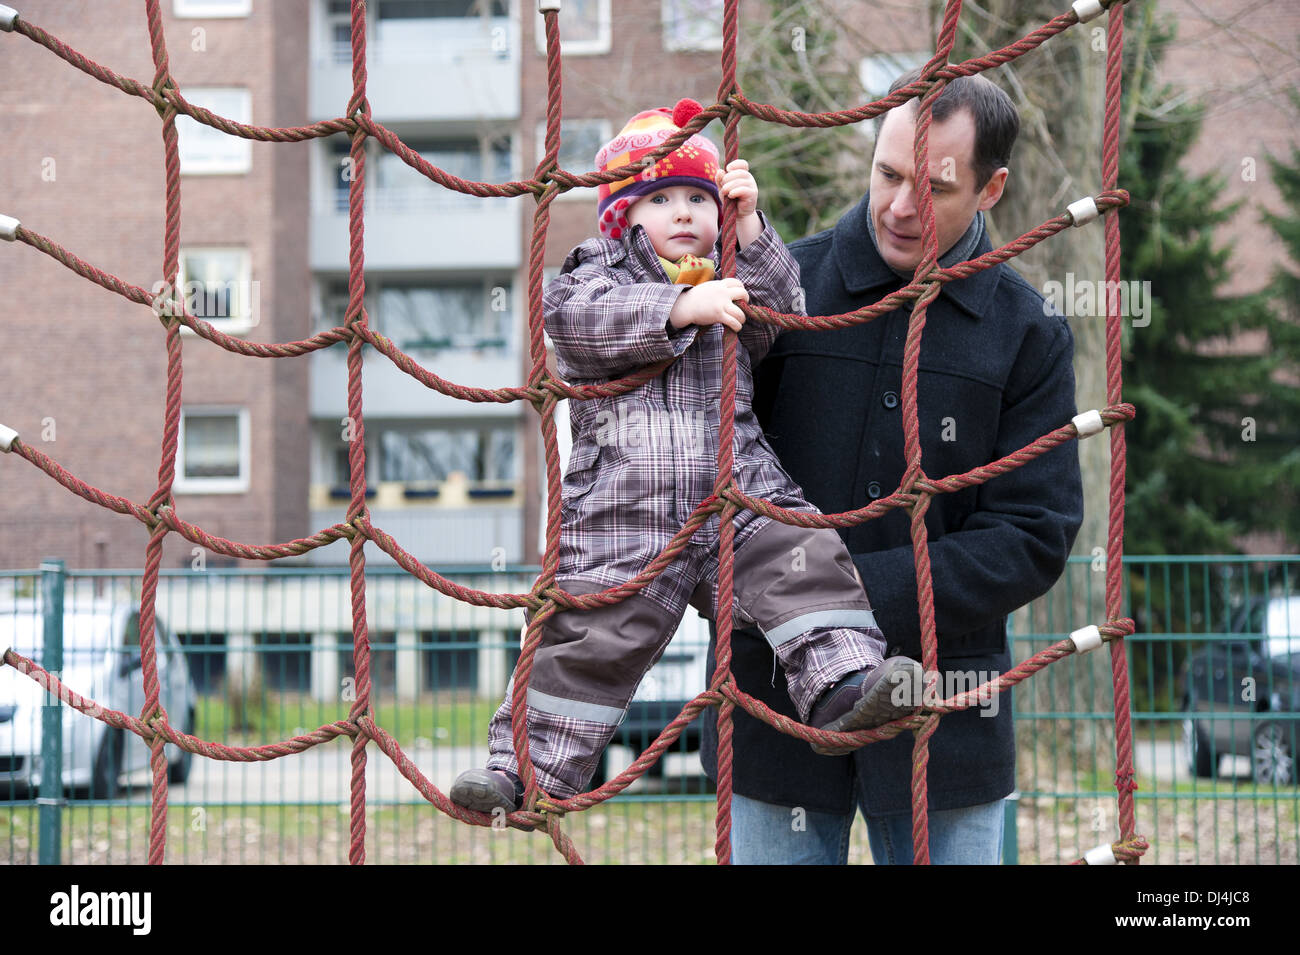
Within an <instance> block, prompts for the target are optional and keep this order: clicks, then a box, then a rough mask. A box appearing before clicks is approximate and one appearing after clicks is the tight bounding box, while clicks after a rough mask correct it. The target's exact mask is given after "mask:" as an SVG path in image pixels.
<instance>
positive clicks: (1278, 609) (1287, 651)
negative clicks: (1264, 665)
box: [1264, 597, 1300, 657]
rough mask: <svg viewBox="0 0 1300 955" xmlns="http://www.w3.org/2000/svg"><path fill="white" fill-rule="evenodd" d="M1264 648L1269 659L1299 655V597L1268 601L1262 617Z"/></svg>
mask: <svg viewBox="0 0 1300 955" xmlns="http://www.w3.org/2000/svg"><path fill="white" fill-rule="evenodd" d="M1264 634H1265V646H1266V647H1267V651H1266V652H1267V653H1268V655H1269V656H1270V657H1285V656H1289V655H1291V654H1293V653H1300V597H1284V598H1281V599H1276V600H1270V601H1269V603H1268V611H1267V613H1266V615H1265V617H1264Z"/></svg>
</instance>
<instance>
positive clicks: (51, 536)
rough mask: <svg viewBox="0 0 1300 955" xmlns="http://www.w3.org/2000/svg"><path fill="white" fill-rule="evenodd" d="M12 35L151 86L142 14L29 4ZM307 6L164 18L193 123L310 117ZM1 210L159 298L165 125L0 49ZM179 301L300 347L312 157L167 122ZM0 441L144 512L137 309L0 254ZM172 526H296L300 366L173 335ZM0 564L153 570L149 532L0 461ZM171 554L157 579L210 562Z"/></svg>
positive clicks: (220, 322) (6, 251)
mask: <svg viewBox="0 0 1300 955" xmlns="http://www.w3.org/2000/svg"><path fill="white" fill-rule="evenodd" d="M21 6H22V11H21V15H22V16H23V18H24V19H26V20H28V21H30V22H31V23H33V24H35V25H37V26H40V27H42V28H44V29H46V30H48V31H49V32H51V33H52V34H54V35H55V36H57V37H58V38H60V39H61V40H62V41H64V42H66V43H68V44H69V45H71V46H72V47H73V48H75V49H77V50H78V51H80V52H82V53H84V54H85V55H86V56H88V57H90V58H92V59H94V60H95V61H97V62H98V63H101V64H103V65H104V66H106V67H108V68H110V69H112V70H114V71H115V72H117V73H119V74H123V75H125V76H129V77H132V78H134V79H136V80H139V81H141V82H143V83H146V84H148V83H149V82H151V81H152V78H153V74H154V68H153V63H152V58H151V54H150V46H149V31H148V25H147V22H146V18H145V10H144V6H143V4H140V3H136V2H134V0H97V2H94V3H91V2H82V3H65V2H55V0H31V2H29V3H24V4H22V5H21ZM306 9H307V2H306V0H287V2H279V3H266V2H255V0H233V2H231V0H166V2H164V3H163V12H164V28H165V34H166V39H167V44H168V52H169V56H170V63H171V70H172V73H173V75H174V76H175V78H176V80H177V82H178V83H179V84H180V85H181V86H182V88H183V89H184V91H185V95H186V96H187V97H188V98H189V99H191V100H192V101H193V102H195V103H196V104H199V105H202V106H205V107H208V108H210V109H213V110H215V111H217V112H219V113H221V114H223V115H226V116H230V117H232V118H234V119H237V120H243V121H245V122H251V123H255V124H258V125H264V126H283V125H298V124H301V123H302V121H303V117H304V116H305V114H306V112H307V75H306V71H305V70H304V69H303V64H304V63H305V62H306V56H307V51H308V44H307V37H306V35H305V34H304V33H303V31H302V29H301V23H302V22H303V18H304V14H305V12H306ZM0 44H3V52H2V54H0V75H3V84H0V85H2V86H3V91H2V92H0V113H2V114H3V124H4V127H5V137H4V143H3V145H2V146H0V157H2V161H3V168H4V177H3V186H0V197H2V198H0V206H3V211H4V213H5V214H7V215H10V216H13V217H15V218H17V219H19V220H20V221H21V222H22V224H23V226H24V227H26V228H28V229H31V230H33V231H35V232H38V233H40V234H42V235H45V236H47V237H49V238H50V239H51V240H53V241H54V242H57V243H59V244H60V245H63V246H64V247H65V248H67V249H68V250H69V251H71V252H73V253H74V254H76V255H78V256H80V257H81V258H82V259H85V260H86V261H88V262H90V263H92V264H94V265H96V266H98V267H99V268H102V269H104V270H105V271H108V272H111V273H114V274H116V275H119V276H121V277H122V278H123V279H125V280H126V281H128V282H129V283H131V284H133V285H137V286H140V287H143V288H145V289H149V290H151V291H152V290H154V289H155V288H156V287H160V285H161V283H162V281H163V224H164V219H165V205H164V196H165V176H164V152H163V140H162V124H161V122H160V121H159V116H158V114H157V112H156V111H155V110H154V108H153V107H152V106H151V105H150V104H149V103H148V102H147V101H145V100H143V99H141V98H139V97H134V96H129V95H126V94H124V93H122V92H121V91H120V90H117V89H115V88H113V87H110V86H108V85H105V84H103V83H100V82H99V81H97V80H95V79H94V78H92V77H90V76H88V75H86V74H85V73H83V72H81V71H79V70H77V69H75V68H73V67H72V66H70V65H69V64H67V63H66V62H64V61H63V60H61V59H59V58H58V57H56V56H54V55H53V54H51V53H50V52H49V51H48V50H46V49H44V48H42V47H40V46H38V45H37V44H35V43H33V42H31V41H29V40H28V39H27V38H25V37H23V36H20V35H18V34H16V33H12V34H11V33H5V34H0ZM178 131H179V138H180V173H181V196H182V212H181V228H180V239H181V248H180V275H179V276H178V282H177V284H178V289H179V290H180V291H181V292H182V295H183V297H185V298H186V300H187V304H188V305H189V306H190V307H191V310H192V311H194V312H196V313H197V314H199V315H200V316H202V317H204V318H206V319H208V320H209V321H211V322H212V323H213V324H214V325H215V326H217V327H218V328H221V329H222V330H224V331H227V332H229V333H230V334H233V335H238V336H240V337H242V338H244V339H246V340H248V341H257V342H264V341H284V340H292V339H298V338H303V337H305V336H306V335H307V334H309V332H310V327H311V287H310V284H309V281H308V278H309V273H308V268H307V264H308V263H307V250H306V244H305V242H304V241H303V238H302V236H303V230H304V225H305V223H306V221H307V212H308V189H307V178H308V177H307V172H308V169H309V163H308V158H309V157H308V153H307V149H306V147H305V146H302V145H288V146H281V145H272V144H268V143H254V142H251V141H249V140H241V139H234V138H231V137H228V136H223V135H222V134H220V133H216V132H214V131H212V130H210V129H207V128H205V127H201V126H199V125H198V124H196V123H194V122H193V121H192V120H190V119H189V118H188V117H184V118H182V119H181V120H179V121H178ZM0 288H3V289H4V296H3V301H2V302H0V328H2V329H3V330H2V331H0V335H2V336H3V340H4V342H5V344H6V348H5V350H4V357H3V359H0V420H3V422H4V423H5V424H6V425H8V426H9V427H11V428H14V429H15V430H17V431H18V432H19V434H20V435H21V436H22V438H23V440H24V441H26V442H27V443H29V444H31V445H32V446H33V447H35V448H37V449H39V450H41V451H43V452H44V453H46V454H48V455H50V456H51V457H52V458H54V459H55V460H56V461H57V462H58V463H60V464H61V465H63V466H64V467H65V468H67V469H68V470H69V471H71V472H72V473H73V474H75V475H76V476H78V477H79V478H81V479H82V480H84V481H86V482H88V483H90V484H93V485H96V486H98V487H100V488H102V489H103V490H104V491H106V492H108V493H110V494H114V495H119V496H122V497H127V498H129V499H131V500H133V501H136V502H139V503H147V502H148V500H149V499H150V497H151V496H152V494H153V492H154V490H155V488H156V487H157V484H158V465H159V457H160V448H161V443H162V434H163V424H164V401H165V394H166V348H165V341H164V338H165V335H164V330H163V327H162V325H161V323H160V322H159V320H158V317H157V316H156V315H155V314H154V312H153V311H152V310H151V309H150V308H149V307H148V306H143V305H138V304H135V303H131V302H128V301H127V300H125V299H124V298H122V297H120V296H118V295H115V294H113V293H111V292H108V291H105V290H104V289H102V288H100V287H98V286H96V285H94V284H92V283H91V282H88V281H87V280H85V279H83V278H81V277H79V276H77V275H75V274H74V273H72V272H71V271H69V270H68V269H66V268H64V267H63V266H62V265H60V264H58V263H57V262H55V261H54V260H53V259H50V258H49V257H47V256H45V255H43V254H41V253H39V252H37V251H35V250H34V249H32V248H30V247H28V246H26V245H24V244H21V243H13V244H9V243H4V245H3V248H0ZM181 343H182V346H181V347H182V353H183V358H184V380H183V390H182V418H181V422H180V447H179V451H178V455H177V470H176V482H175V485H174V488H173V490H174V493H175V498H176V506H177V510H178V512H179V513H180V515H181V516H182V517H183V518H184V519H186V520H188V521H190V522H192V523H196V524H199V525H200V526H202V527H204V528H205V529H206V530H207V531H209V532H210V533H212V534H216V535H220V536H223V537H227V538H232V539H236V540H242V541H250V542H257V543H266V542H270V541H275V540H286V539H291V538H294V537H298V536H301V535H302V534H303V532H304V530H305V528H306V526H307V522H308V510H307V476H306V474H305V471H304V469H303V467H302V466H301V462H302V461H303V460H305V459H306V458H307V455H308V452H309V443H308V441H307V437H308V435H307V431H306V428H305V427H304V422H303V413H302V408H303V407H304V406H305V403H306V400H307V393H308V367H307V364H306V362H305V361H303V360H301V359H297V360H295V359H260V360H259V359H249V358H244V357H240V356H236V355H233V354H231V353H229V352H226V351H224V350H222V349H220V348H218V347H216V346H214V345H212V344H210V343H209V342H207V341H204V340H202V339H200V338H199V337H198V336H196V335H194V334H192V333H190V332H189V331H188V330H187V331H184V332H183V333H182V336H181ZM0 500H3V504H0V509H2V511H3V515H4V517H3V531H0V564H2V565H3V566H6V567H34V566H36V565H37V564H38V563H39V562H40V560H41V559H43V558H46V557H60V558H62V559H64V560H65V561H67V563H68V565H69V566H72V567H131V566H140V565H141V564H142V563H143V561H144V553H145V545H146V543H147V540H148V534H147V531H146V529H145V528H144V527H143V525H141V524H140V523H138V522H137V521H136V520H134V519H133V518H130V517H126V516H123V515H119V514H114V513H111V512H109V511H107V510H105V509H103V508H101V507H98V506H96V505H93V504H91V503H89V502H87V501H84V500H81V499H80V498H77V497H75V496H74V495H72V494H71V493H69V492H68V491H67V490H65V489H64V488H62V487H60V486H59V485H57V484H56V483H55V482H54V481H52V480H51V479H50V478H49V477H47V476H46V475H45V474H43V473H41V472H39V471H38V470H36V469H35V468H33V467H31V466H30V465H29V464H27V463H26V462H24V461H21V460H18V459H16V458H13V457H7V456H6V457H4V459H3V461H0ZM222 561H223V559H222V558H220V557H218V556H217V555H215V554H205V553H204V552H202V551H201V550H197V549H195V547H194V545H192V544H191V543H190V542H188V541H185V540H183V539H181V538H180V537H178V536H175V535H170V536H169V538H168V541H167V545H166V548H165V551H164V566H167V567H190V566H203V565H204V564H205V563H206V562H217V563H221V562H222Z"/></svg>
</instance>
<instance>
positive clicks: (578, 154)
mask: <svg viewBox="0 0 1300 955" xmlns="http://www.w3.org/2000/svg"><path fill="white" fill-rule="evenodd" d="M613 136H614V133H613V131H612V130H611V128H610V124H609V121H608V120H605V119H564V120H561V121H560V168H561V169H564V170H567V171H569V172H577V173H582V172H590V171H591V170H592V169H594V168H595V165H596V153H598V152H600V147H601V146H603V145H605V143H607V142H609V140H610V139H612V138H613ZM545 152H546V124H545V123H544V122H543V123H538V124H537V159H538V161H539V162H540V161H541V158H542V155H543V154H544V153H545ZM558 198H560V199H586V200H588V201H592V202H594V201H595V199H596V190H594V189H570V190H569V191H568V192H562V193H560V195H559V197H558Z"/></svg>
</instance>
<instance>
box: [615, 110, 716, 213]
mask: <svg viewBox="0 0 1300 955" xmlns="http://www.w3.org/2000/svg"><path fill="white" fill-rule="evenodd" d="M703 109H704V107H703V106H701V105H700V104H699V103H697V102H696V101H695V100H693V99H683V100H678V102H677V105H676V106H674V107H673V108H672V109H671V110H669V109H668V108H667V107H665V106H661V107H659V108H658V109H648V110H645V111H644V112H641V113H637V114H636V115H635V116H633V117H632V118H631V119H630V120H628V122H627V125H626V126H624V127H623V129H622V131H621V132H620V133H619V134H618V135H617V136H615V137H614V138H613V139H611V140H610V141H609V142H607V143H606V144H605V145H604V146H602V147H601V149H600V152H598V153H596V168H597V169H599V170H601V171H602V172H604V171H607V170H610V169H617V168H619V167H620V166H626V165H628V164H629V163H634V162H636V161H637V160H638V159H640V158H641V157H642V156H645V155H646V154H647V153H650V152H652V151H653V150H655V149H657V148H658V147H660V146H662V145H663V144H664V141H665V140H667V139H668V137H669V136H672V135H673V134H674V133H677V132H680V131H681V128H682V127H683V126H685V125H686V124H687V123H689V122H690V121H691V119H692V118H694V117H695V116H696V115H697V114H698V113H699V112H700V111H701V110H703ZM717 172H718V147H717V146H715V145H713V143H711V142H710V141H709V140H707V139H705V138H704V137H703V136H701V135H700V134H699V133H696V134H695V135H694V136H692V137H691V138H690V139H688V140H686V142H684V143H682V145H681V146H679V147H678V148H677V149H676V150H674V151H673V152H671V153H669V154H668V155H667V156H664V157H663V158H662V159H660V160H659V161H658V162H657V163H655V164H654V165H653V166H649V167H647V168H645V169H643V170H641V172H639V173H637V175H636V176H634V177H632V178H631V179H624V180H621V181H620V182H609V183H603V184H601V186H600V187H599V189H598V191H597V196H598V198H599V203H598V204H597V206H596V221H597V224H598V225H599V227H600V234H601V235H603V236H605V237H606V238H608V239H621V238H622V237H623V236H624V234H626V232H627V228H628V226H627V210H628V209H629V208H630V207H631V205H632V203H634V202H636V201H637V200H638V199H640V198H642V197H643V196H648V195H650V193H652V192H657V191H659V190H660V189H665V188H667V187H668V186H687V185H690V186H697V187H699V188H701V189H703V190H705V191H706V192H708V193H709V194H710V195H711V196H713V201H714V202H716V203H717V204H718V211H719V215H720V214H721V210H722V199H721V198H720V197H719V196H718V186H717V183H716V182H714V176H716V175H717Z"/></svg>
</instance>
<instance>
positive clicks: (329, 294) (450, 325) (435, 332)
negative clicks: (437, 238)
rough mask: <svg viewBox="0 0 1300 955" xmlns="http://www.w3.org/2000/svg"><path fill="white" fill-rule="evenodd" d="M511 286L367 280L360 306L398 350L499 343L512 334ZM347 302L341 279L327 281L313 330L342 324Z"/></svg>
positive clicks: (497, 346) (499, 345)
mask: <svg viewBox="0 0 1300 955" xmlns="http://www.w3.org/2000/svg"><path fill="white" fill-rule="evenodd" d="M513 291H514V290H513V285H512V283H511V282H510V281H509V280H504V281H500V282H493V281H492V280H491V279H487V280H481V281H475V282H461V283H450V284H434V283H432V282H413V281H400V282H398V281H393V282H375V281H372V282H368V283H367V285H366V312H367V315H368V316H369V318H370V325H371V327H372V328H374V329H375V330H376V331H378V332H380V333H382V334H384V335H386V336H387V337H389V338H391V339H392V340H393V342H394V343H396V345H397V346H398V347H399V348H401V349H403V350H419V349H455V350H476V351H477V350H483V349H490V348H494V349H504V348H506V347H507V346H508V345H509V344H510V341H511V339H512V337H513V335H512V330H513V324H514V309H513V304H512V299H513ZM347 304H348V286H347V283H346V282H343V281H335V282H330V283H328V284H327V285H326V286H325V287H324V289H323V290H322V293H321V316H320V321H319V322H318V323H317V330H320V331H323V330H325V329H329V328H334V327H336V326H339V325H342V324H343V319H344V317H345V313H346V311H347Z"/></svg>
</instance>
